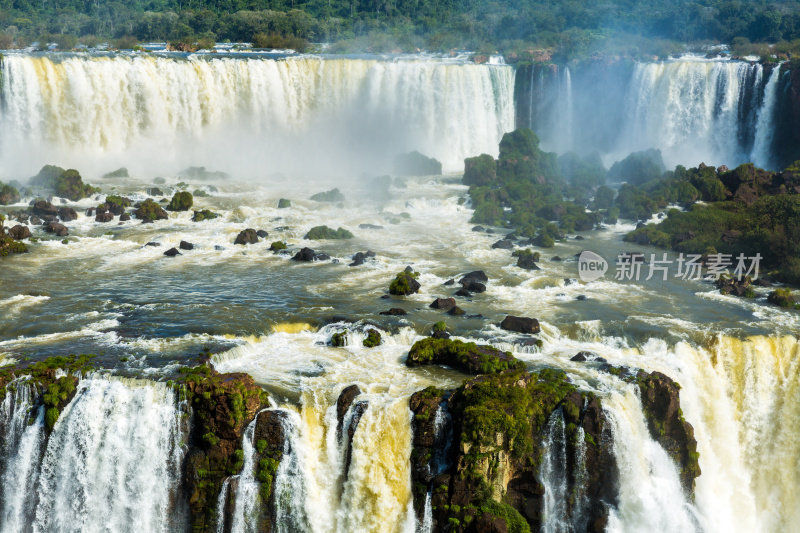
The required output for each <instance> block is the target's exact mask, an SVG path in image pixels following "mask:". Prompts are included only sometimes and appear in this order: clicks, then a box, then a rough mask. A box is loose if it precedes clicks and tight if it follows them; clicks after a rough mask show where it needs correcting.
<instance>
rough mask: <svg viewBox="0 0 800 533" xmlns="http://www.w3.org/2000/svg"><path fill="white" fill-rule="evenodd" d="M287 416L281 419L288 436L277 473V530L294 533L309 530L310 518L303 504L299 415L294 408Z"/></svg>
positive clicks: (305, 493) (304, 498)
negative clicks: (294, 532)
mask: <svg viewBox="0 0 800 533" xmlns="http://www.w3.org/2000/svg"><path fill="white" fill-rule="evenodd" d="M284 412H285V413H286V416H285V417H284V418H282V419H281V425H282V426H283V432H284V435H286V439H285V441H284V447H283V458H282V459H281V464H280V466H279V467H278V471H277V472H276V473H275V484H274V494H275V525H274V527H275V531H276V532H278V533H291V532H293V531H308V530H309V529H310V528H309V525H308V517H307V515H306V509H305V507H304V503H305V501H306V497H307V492H306V478H305V477H304V472H303V470H302V462H303V456H302V451H303V450H302V449H301V448H299V445H300V434H299V427H300V417H299V416H298V414H297V413H296V412H295V411H291V410H284Z"/></svg>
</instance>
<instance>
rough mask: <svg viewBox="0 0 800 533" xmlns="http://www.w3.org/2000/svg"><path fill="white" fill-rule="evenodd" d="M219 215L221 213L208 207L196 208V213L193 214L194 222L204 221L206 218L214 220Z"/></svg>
mask: <svg viewBox="0 0 800 533" xmlns="http://www.w3.org/2000/svg"><path fill="white" fill-rule="evenodd" d="M217 217H219V214H217V213H215V212H213V211H210V210H208V209H199V210H195V212H194V214H193V215H192V222H202V221H204V220H214V219H215V218H217Z"/></svg>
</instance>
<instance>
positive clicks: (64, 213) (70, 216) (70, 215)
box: [58, 207, 78, 222]
mask: <svg viewBox="0 0 800 533" xmlns="http://www.w3.org/2000/svg"><path fill="white" fill-rule="evenodd" d="M58 218H60V219H61V220H63V221H64V222H71V221H73V220H76V219H77V218H78V213H76V212H75V210H74V209H72V208H71V207H62V208H60V209H59V210H58Z"/></svg>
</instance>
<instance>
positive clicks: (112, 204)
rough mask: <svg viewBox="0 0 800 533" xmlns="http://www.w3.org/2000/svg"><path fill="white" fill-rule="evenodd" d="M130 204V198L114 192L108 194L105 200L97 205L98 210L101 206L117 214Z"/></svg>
mask: <svg viewBox="0 0 800 533" xmlns="http://www.w3.org/2000/svg"><path fill="white" fill-rule="evenodd" d="M130 206H131V200H130V198H126V197H124V196H118V195H116V194H109V195H108V196H106V201H105V202H104V203H103V204H101V205H100V206H98V207H97V210H98V211H100V209H101V207H102V208H103V209H105V210H107V211H109V212H111V213H113V214H115V215H117V216H119V215H121V214H122V213H124V212H125V209H126V208H128V207H130Z"/></svg>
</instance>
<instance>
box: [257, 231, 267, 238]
mask: <svg viewBox="0 0 800 533" xmlns="http://www.w3.org/2000/svg"><path fill="white" fill-rule="evenodd" d="M256 235H258V236H259V237H261V238H262V239H266V238H267V237H268V236H269V233H267V232H266V231H264V230H263V229H260V230H258V231H256Z"/></svg>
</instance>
